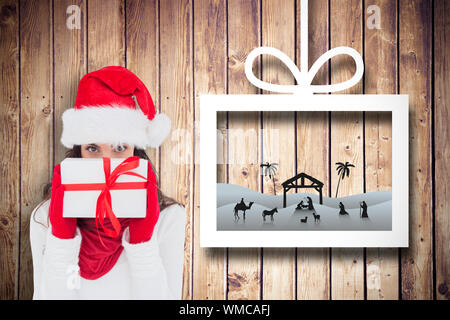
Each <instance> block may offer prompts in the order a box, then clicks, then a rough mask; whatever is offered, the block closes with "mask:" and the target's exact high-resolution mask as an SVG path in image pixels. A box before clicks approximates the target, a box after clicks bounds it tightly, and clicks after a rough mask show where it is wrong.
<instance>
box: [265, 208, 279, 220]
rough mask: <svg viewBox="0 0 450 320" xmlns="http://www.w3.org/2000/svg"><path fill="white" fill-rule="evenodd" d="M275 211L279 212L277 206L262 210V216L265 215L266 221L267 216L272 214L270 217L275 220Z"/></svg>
mask: <svg viewBox="0 0 450 320" xmlns="http://www.w3.org/2000/svg"><path fill="white" fill-rule="evenodd" d="M275 212H278V210H277V208H273V209H272V210H264V211H263V212H262V217H263V219H264V221H266V216H270V219H271V220H272V221H273V214H274V213H275Z"/></svg>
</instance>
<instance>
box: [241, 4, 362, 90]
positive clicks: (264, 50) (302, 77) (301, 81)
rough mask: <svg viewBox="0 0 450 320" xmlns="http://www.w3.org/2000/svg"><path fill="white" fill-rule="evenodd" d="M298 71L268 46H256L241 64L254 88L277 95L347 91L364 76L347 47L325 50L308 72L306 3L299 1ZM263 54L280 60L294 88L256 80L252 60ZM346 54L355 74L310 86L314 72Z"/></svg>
mask: <svg viewBox="0 0 450 320" xmlns="http://www.w3.org/2000/svg"><path fill="white" fill-rule="evenodd" d="M300 31H301V42H300V50H301V70H299V69H298V68H297V66H296V65H295V63H294V62H293V61H292V60H291V59H290V58H289V57H288V56H287V55H286V54H284V53H283V52H281V51H280V50H278V49H275V48H272V47H259V48H256V49H254V50H252V51H251V52H250V53H249V55H248V57H247V59H246V61H245V75H246V76H247V79H248V80H249V81H250V82H251V83H252V84H253V85H254V86H256V87H258V88H261V89H263V90H267V91H273V92H280V93H293V94H298V93H308V94H312V93H320V92H336V91H342V90H345V89H348V88H350V87H353V86H354V85H355V84H357V83H358V82H359V81H360V80H361V78H362V76H363V73H364V62H363V60H362V58H361V55H360V54H359V52H358V51H356V50H355V49H353V48H350V47H337V48H333V49H331V50H328V51H327V52H325V53H324V54H323V55H321V56H320V58H319V59H317V60H316V61H315V62H314V64H313V65H312V67H311V69H309V70H308V0H302V1H301V26H300ZM263 54H268V55H272V56H275V57H276V58H278V59H280V60H281V62H283V63H284V64H285V65H286V67H287V68H288V69H289V70H290V71H291V73H292V75H293V76H294V78H295V80H296V81H297V84H296V85H279V84H272V83H269V82H265V81H262V80H260V79H258V78H257V77H256V76H255V74H254V73H253V61H254V60H255V59H256V58H257V57H258V56H259V55H263ZM341 54H346V55H349V56H351V57H352V58H353V60H354V61H355V64H356V71H355V74H354V75H353V77H352V78H351V79H349V80H347V81H344V82H341V83H336V84H330V85H311V82H312V81H313V79H314V77H315V75H316V73H317V72H318V71H319V69H320V68H321V67H322V65H324V64H325V63H326V62H327V61H328V60H329V59H331V58H332V57H335V56H338V55H341Z"/></svg>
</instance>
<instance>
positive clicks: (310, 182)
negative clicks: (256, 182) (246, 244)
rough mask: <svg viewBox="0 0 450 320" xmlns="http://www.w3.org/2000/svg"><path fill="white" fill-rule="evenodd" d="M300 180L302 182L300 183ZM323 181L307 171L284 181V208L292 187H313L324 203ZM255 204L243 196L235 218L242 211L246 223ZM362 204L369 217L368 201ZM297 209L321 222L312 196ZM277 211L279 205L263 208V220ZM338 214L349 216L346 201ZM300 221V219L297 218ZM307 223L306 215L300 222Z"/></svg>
mask: <svg viewBox="0 0 450 320" xmlns="http://www.w3.org/2000/svg"><path fill="white" fill-rule="evenodd" d="M261 166H262V165H261ZM266 166H267V167H268V168H270V165H269V164H268V163H267V165H266ZM270 174H271V175H272V174H274V172H272V171H270ZM299 181H300V183H299ZM323 185H324V184H323V183H322V182H321V181H319V180H317V179H316V178H314V177H311V176H309V175H307V174H306V173H303V172H302V173H300V174H298V175H296V176H294V177H292V178H290V179H288V180H286V181H285V182H283V183H282V186H283V191H284V192H283V208H286V192H287V191H289V190H290V189H298V188H313V189H315V190H316V191H318V192H319V203H320V205H322V204H323V199H322V187H323ZM253 204H254V201H250V202H248V204H246V202H245V199H244V198H241V201H240V202H238V203H236V205H235V206H234V220H235V222H237V221H239V220H240V216H239V211H242V218H243V222H244V223H245V214H246V211H247V210H250V209H251V207H252V205H253ZM359 205H360V214H359V216H360V218H361V219H363V218H369V216H368V213H367V211H368V210H367V209H368V206H367V203H366V202H365V201H362V202H360V203H359ZM295 210H296V211H297V210H298V211H306V213H307V214H310V213H311V214H312V217H311V218H314V224H318V223H320V221H321V220H320V215H319V214H317V212H316V209H315V208H314V203H313V200H312V198H311V197H309V196H306V198H304V199H303V200H301V201H300V202H299V203H298V204H297V206H296V208H295ZM275 213H278V209H277V207H275V208H273V209H271V210H263V211H262V212H261V216H262V219H263V222H265V221H266V217H267V216H269V217H270V221H272V222H273V221H274V215H275ZM338 215H339V216H340V217H344V216H349V213H348V212H347V211H346V209H345V205H344V203H343V202H342V201H341V202H339V212H338ZM297 221H298V220H297ZM303 223H305V224H307V223H308V216H304V217H302V218H301V219H300V224H303Z"/></svg>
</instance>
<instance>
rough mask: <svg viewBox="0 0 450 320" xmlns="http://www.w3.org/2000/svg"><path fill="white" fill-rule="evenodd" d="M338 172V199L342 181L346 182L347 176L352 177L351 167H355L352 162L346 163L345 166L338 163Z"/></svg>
mask: <svg viewBox="0 0 450 320" xmlns="http://www.w3.org/2000/svg"><path fill="white" fill-rule="evenodd" d="M336 165H337V167H336V171H337V172H338V175H339V180H338V185H337V188H336V197H335V198H337V195H338V192H339V184H340V183H341V180H344V178H345V176H346V175H347V177H348V176H349V175H350V167H353V168H354V167H355V166H354V165H353V164H351V163H350V162H348V161H346V162H345V164H344V163H342V162H336Z"/></svg>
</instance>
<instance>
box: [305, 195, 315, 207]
mask: <svg viewBox="0 0 450 320" xmlns="http://www.w3.org/2000/svg"><path fill="white" fill-rule="evenodd" d="M306 198H308V210H314V205H313V202H312V199H311V197H306Z"/></svg>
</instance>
